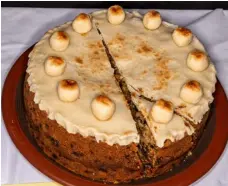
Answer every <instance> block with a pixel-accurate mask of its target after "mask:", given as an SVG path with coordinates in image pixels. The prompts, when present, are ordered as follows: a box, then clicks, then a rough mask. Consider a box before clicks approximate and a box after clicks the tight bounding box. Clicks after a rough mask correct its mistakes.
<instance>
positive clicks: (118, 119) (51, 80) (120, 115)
mask: <svg viewBox="0 0 228 186" xmlns="http://www.w3.org/2000/svg"><path fill="white" fill-rule="evenodd" d="M57 30H58V31H59V30H62V31H65V32H66V33H67V34H68V35H69V38H70V45H69V46H68V48H67V49H66V50H65V51H64V52H56V51H54V50H53V49H52V48H51V47H50V45H49V38H50V36H51V34H52V33H53V32H54V31H57ZM48 56H59V57H62V58H63V59H64V60H65V62H66V63H67V64H66V69H65V71H64V73H63V74H62V75H61V76H57V77H51V76H48V75H47V74H46V73H45V70H44V62H45V60H46V59H47V57H48ZM29 58H30V59H29V64H28V69H27V72H28V73H29V75H30V76H29V78H28V83H29V85H30V90H31V91H32V92H34V93H35V98H34V101H35V103H37V104H39V108H40V109H41V110H44V111H46V112H47V113H48V118H50V119H52V120H54V119H55V120H56V121H57V122H58V123H59V124H60V125H61V126H63V127H64V128H65V129H66V130H67V131H68V132H69V133H80V134H81V135H83V136H85V137H86V136H94V137H95V138H96V140H97V141H104V142H106V143H107V144H109V145H113V144H115V143H117V144H119V145H127V144H130V143H132V142H135V143H138V142H139V136H138V134H137V130H136V126H135V122H134V120H133V119H132V116H131V113H130V111H129V109H128V107H127V104H126V103H125V99H124V97H123V95H122V93H121V91H120V89H119V87H118V86H117V85H116V82H115V79H114V77H113V69H112V68H111V66H110V63H109V61H108V58H107V56H106V53H105V52H104V48H103V45H102V43H101V40H100V36H99V34H98V32H97V30H96V29H92V30H91V31H90V32H89V33H88V34H86V35H84V36H83V35H80V34H78V33H76V32H75V31H74V30H73V29H72V26H71V22H68V23H66V24H64V25H62V26H60V27H58V28H55V29H53V30H49V31H48V32H47V33H46V34H45V35H44V37H43V38H42V39H41V41H40V42H39V43H37V44H36V46H35V47H34V49H33V51H32V52H31V53H30V55H29ZM63 79H72V80H76V81H77V83H78V85H79V87H80V98H79V99H78V100H76V101H75V102H70V103H66V102H62V101H60V100H59V98H58V94H57V85H58V82H59V81H60V80H63ZM99 94H106V95H107V96H108V97H109V98H110V99H111V100H113V101H114V102H115V104H116V111H115V113H114V115H113V116H112V118H111V119H110V120H108V121H99V120H97V119H96V118H95V117H94V115H93V114H92V112H91V108H90V107H91V102H92V100H93V98H94V97H96V96H97V95H99Z"/></svg>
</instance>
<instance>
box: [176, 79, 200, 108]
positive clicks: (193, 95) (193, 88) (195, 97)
mask: <svg viewBox="0 0 228 186" xmlns="http://www.w3.org/2000/svg"><path fill="white" fill-rule="evenodd" d="M202 96H203V90H202V87H201V85H200V83H199V82H197V81H194V80H192V81H189V82H187V83H185V84H184V85H183V87H182V88H181V91H180V98H181V99H182V100H183V101H185V102H187V103H191V104H196V103H198V102H199V101H200V99H201V98H202Z"/></svg>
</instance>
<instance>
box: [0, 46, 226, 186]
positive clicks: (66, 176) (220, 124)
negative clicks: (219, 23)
mask: <svg viewBox="0 0 228 186" xmlns="http://www.w3.org/2000/svg"><path fill="white" fill-rule="evenodd" d="M32 48H33V46H31V47H30V48H28V49H27V50H26V51H25V52H24V53H23V54H22V55H20V57H19V58H18V59H17V60H16V62H15V63H14V65H13V66H12V67H11V69H10V71H9V72H8V75H7V77H6V79H5V82H4V86H3V89H2V117H3V120H4V123H5V127H6V129H7V132H8V134H9V136H10V137H11V140H12V141H13V143H14V144H15V146H16V147H17V149H18V150H19V152H20V153H21V154H22V155H23V156H24V157H25V158H26V159H27V161H29V162H30V164H32V165H33V166H34V167H35V168H36V169H38V170H39V171H40V172H42V173H43V174H44V175H46V176H48V177H49V178H51V179H52V180H54V181H56V182H58V183H60V184H63V185H67V186H77V185H78V186H79V185H80V186H81V185H85V186H86V185H91V186H102V185H103V186H104V185H107V184H103V183H100V182H95V181H91V180H87V179H83V178H81V177H80V176H77V175H75V174H73V173H70V172H68V171H67V170H64V169H62V168H61V167H59V166H57V165H55V164H54V163H52V162H51V161H49V160H48V159H46V158H45V157H44V156H43V155H42V154H41V153H40V152H39V151H38V150H37V149H36V148H35V147H34V146H33V145H32V143H31V142H30V141H29V139H28V138H27V136H26V135H25V134H24V132H23V130H22V129H21V127H20V124H19V119H18V116H17V110H16V89H17V85H18V82H19V80H20V77H21V75H22V74H23V73H25V71H26V66H27V63H28V55H29V53H30V51H31V50H32ZM214 97H215V109H216V118H215V120H216V124H215V131H214V134H213V137H212V139H211V142H210V143H209V145H208V147H207V148H206V149H205V151H204V152H203V153H202V154H201V155H200V157H199V158H198V159H197V160H196V161H194V162H193V163H192V164H191V165H190V166H189V167H187V168H186V169H184V170H183V171H182V172H180V173H178V174H175V175H173V176H171V177H169V178H166V179H164V180H159V181H156V182H154V183H146V184H145V183H144V184H142V185H145V186H155V185H156V186H165V185H167V184H168V185H169V186H176V185H179V186H182V185H183V186H184V185H189V184H192V183H193V182H196V181H197V180H199V178H201V177H203V176H204V175H205V174H206V173H207V172H209V171H210V170H211V168H212V167H213V166H214V165H215V164H216V162H217V160H218V159H219V158H220V156H221V155H222V153H223V151H224V149H225V146H226V143H227V140H228V127H227V126H226V122H225V121H226V113H225V110H228V100H227V98H226V94H225V92H224V89H223V88H222V86H221V84H220V82H219V81H217V83H216V91H215V93H214ZM9 110H10V112H8V111H9ZM218 144H219V145H218ZM25 146H26V148H25ZM211 152H213V153H211ZM200 165H204V166H201V168H200V169H199V167H200ZM192 172H194V174H189V173H192ZM180 180H181V183H180Z"/></svg>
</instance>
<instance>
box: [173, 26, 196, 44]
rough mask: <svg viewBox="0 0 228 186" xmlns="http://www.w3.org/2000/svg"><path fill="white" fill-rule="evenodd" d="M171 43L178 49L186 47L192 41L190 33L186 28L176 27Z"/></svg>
mask: <svg viewBox="0 0 228 186" xmlns="http://www.w3.org/2000/svg"><path fill="white" fill-rule="evenodd" d="M172 37H173V41H174V42H175V43H176V45H177V46H179V47H184V46H187V45H189V44H190V43H191V41H192V37H193V36H192V32H191V30H189V29H187V28H182V27H178V28H176V29H175V30H174V31H173V34H172Z"/></svg>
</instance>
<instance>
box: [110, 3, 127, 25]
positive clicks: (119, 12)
mask: <svg viewBox="0 0 228 186" xmlns="http://www.w3.org/2000/svg"><path fill="white" fill-rule="evenodd" d="M107 18H108V21H109V22H110V23H111V24H113V25H119V24H120V23H122V22H123V21H124V19H125V12H124V10H123V8H122V7H121V6H119V5H114V6H111V7H109V9H108V13H107Z"/></svg>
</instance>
